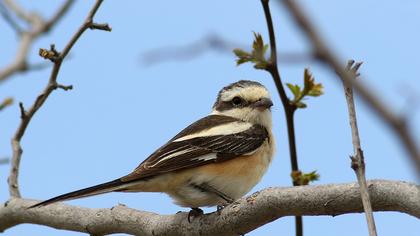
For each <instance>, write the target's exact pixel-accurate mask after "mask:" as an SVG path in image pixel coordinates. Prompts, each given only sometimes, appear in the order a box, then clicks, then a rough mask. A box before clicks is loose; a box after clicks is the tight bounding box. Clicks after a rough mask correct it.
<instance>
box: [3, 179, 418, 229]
mask: <svg viewBox="0 0 420 236" xmlns="http://www.w3.org/2000/svg"><path fill="white" fill-rule="evenodd" d="M368 185H369V193H370V195H371V197H372V204H373V209H374V210H375V211H398V212H403V213H406V214H409V215H412V216H414V217H420V186H418V185H417V186H416V185H414V184H410V183H406V182H401V181H386V180H374V181H369V182H368ZM34 203H36V201H33V200H26V199H11V200H10V201H8V202H7V203H6V204H5V205H4V206H3V207H1V208H0V222H1V223H0V231H4V230H6V229H8V228H11V227H13V226H15V225H18V224H22V223H32V224H40V225H46V226H50V227H53V228H57V229H65V230H72V231H79V232H86V233H90V234H95V235H104V234H111V233H127V234H133V235H238V234H244V233H247V232H250V231H252V230H254V229H256V228H258V227H259V226H261V225H264V224H266V223H269V222H271V221H274V220H276V219H278V218H281V217H284V216H291V215H307V216H316V215H332V216H335V215H340V214H348V213H356V212H363V207H362V204H361V200H360V194H359V189H358V186H357V183H350V184H331V185H320V186H299V187H288V188H268V189H265V190H262V191H260V192H256V193H254V194H252V195H251V196H248V197H246V198H242V199H240V200H238V201H236V202H235V203H233V204H231V205H229V206H227V207H226V208H224V209H223V210H222V211H221V212H220V215H219V214H217V213H210V214H206V215H203V216H200V217H197V218H194V219H193V220H192V222H191V223H188V221H187V213H178V214H175V215H158V214H155V213H150V212H144V211H138V210H134V209H130V208H128V207H125V206H122V205H119V206H116V207H113V208H111V209H89V208H81V207H75V206H70V205H66V204H62V203H59V204H54V205H50V206H47V207H41V208H34V209H29V210H28V209H27V207H29V206H31V205H33V204H34Z"/></svg>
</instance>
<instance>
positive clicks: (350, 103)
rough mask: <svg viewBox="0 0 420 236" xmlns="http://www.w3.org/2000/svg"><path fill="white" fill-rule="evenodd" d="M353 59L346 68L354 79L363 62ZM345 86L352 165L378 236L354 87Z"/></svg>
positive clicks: (369, 220) (373, 232)
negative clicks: (351, 144)
mask: <svg viewBox="0 0 420 236" xmlns="http://www.w3.org/2000/svg"><path fill="white" fill-rule="evenodd" d="M353 64H354V61H353V60H350V61H349V62H348V63H347V67H346V70H347V71H350V72H351V73H352V74H353V75H354V76H353V77H354V79H356V78H357V76H358V72H357V71H358V69H359V67H360V66H361V65H362V63H361V62H358V63H356V64H354V66H353ZM343 86H344V93H345V97H346V101H347V108H348V112H349V120H350V127H351V133H352V140H353V149H354V154H353V156H351V157H350V158H351V163H352V164H351V167H352V169H353V170H354V172H355V174H356V177H357V182H358V184H359V188H360V196H361V198H362V203H363V209H364V211H365V215H366V221H367V224H368V228H369V235H370V236H376V235H377V233H376V225H375V220H374V218H373V213H372V205H371V203H370V198H369V192H368V187H367V183H366V175H365V159H364V156H363V151H362V146H361V145H360V136H359V129H358V127H357V117H356V108H355V105H354V99H353V88H352V87H351V86H349V85H348V84H345V83H343Z"/></svg>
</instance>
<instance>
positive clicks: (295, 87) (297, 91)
mask: <svg viewBox="0 0 420 236" xmlns="http://www.w3.org/2000/svg"><path fill="white" fill-rule="evenodd" d="M286 86H287V87H288V88H289V89H290V91H291V92H292V94H293V96H294V97H295V98H297V97H299V96H300V87H299V85H297V84H291V83H286Z"/></svg>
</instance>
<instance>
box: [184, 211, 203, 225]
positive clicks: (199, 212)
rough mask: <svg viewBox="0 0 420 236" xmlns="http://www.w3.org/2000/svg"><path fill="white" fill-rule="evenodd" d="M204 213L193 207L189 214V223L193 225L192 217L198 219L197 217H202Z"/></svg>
mask: <svg viewBox="0 0 420 236" xmlns="http://www.w3.org/2000/svg"><path fill="white" fill-rule="evenodd" d="M203 213H204V211H203V210H201V209H200V208H198V207H193V208H191V211H190V212H189V213H188V222H189V223H191V217H193V218H194V217H197V216H201V215H202V214H203Z"/></svg>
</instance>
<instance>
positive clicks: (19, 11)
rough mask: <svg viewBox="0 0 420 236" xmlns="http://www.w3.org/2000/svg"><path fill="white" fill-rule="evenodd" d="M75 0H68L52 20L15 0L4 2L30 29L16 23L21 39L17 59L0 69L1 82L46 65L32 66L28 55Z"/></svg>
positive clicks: (5, 0)
mask: <svg viewBox="0 0 420 236" xmlns="http://www.w3.org/2000/svg"><path fill="white" fill-rule="evenodd" d="M73 3H74V0H66V1H65V2H64V3H63V4H62V5H61V6H60V8H59V9H58V10H57V12H56V13H55V14H54V15H53V16H52V17H51V19H50V20H48V21H44V20H43V19H42V18H41V16H40V15H38V14H37V13H35V12H30V13H28V12H26V11H25V10H24V9H23V8H22V7H21V6H19V5H18V4H17V3H16V2H15V1H11V0H4V4H5V5H7V7H8V8H9V9H10V10H11V11H13V12H14V13H15V14H16V15H17V16H18V17H19V18H21V19H22V20H24V21H25V22H27V23H28V24H29V26H30V28H29V29H28V30H22V29H20V28H16V27H17V26H18V25H17V24H15V27H14V28H15V29H16V30H19V31H20V32H19V35H20V41H19V45H18V50H17V53H16V56H15V59H14V60H13V61H12V62H11V63H10V64H9V65H7V66H5V67H4V68H2V69H0V83H1V82H3V81H5V80H6V79H8V78H9V77H10V76H12V75H13V74H15V73H18V72H23V71H27V70H31V69H34V68H36V69H39V68H44V67H32V66H30V65H28V62H27V56H28V54H29V52H30V49H31V47H32V44H33V43H34V42H35V40H36V39H37V38H38V37H40V36H41V35H42V34H45V33H48V32H49V31H50V30H51V29H52V27H53V26H55V25H57V22H58V21H59V20H60V19H61V18H62V17H63V16H64V14H65V13H66V12H67V11H68V9H69V8H70V7H71V5H72V4H73ZM4 10H6V9H4Z"/></svg>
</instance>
